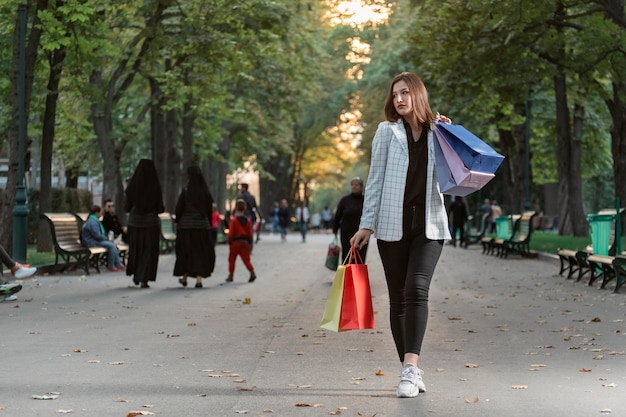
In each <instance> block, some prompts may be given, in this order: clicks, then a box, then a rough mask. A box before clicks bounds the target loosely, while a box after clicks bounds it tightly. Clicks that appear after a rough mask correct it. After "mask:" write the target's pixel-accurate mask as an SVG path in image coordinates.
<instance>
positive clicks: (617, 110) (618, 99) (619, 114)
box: [607, 82, 626, 232]
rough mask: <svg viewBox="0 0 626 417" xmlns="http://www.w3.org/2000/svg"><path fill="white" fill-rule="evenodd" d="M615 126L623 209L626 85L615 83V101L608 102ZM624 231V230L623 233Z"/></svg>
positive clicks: (625, 195)
mask: <svg viewBox="0 0 626 417" xmlns="http://www.w3.org/2000/svg"><path fill="white" fill-rule="evenodd" d="M607 106H608V108H609V111H610V112H611V117H612V120H613V124H612V125H611V151H612V152H613V175H614V177H615V195H616V196H617V197H619V199H620V205H621V207H625V206H626V83H624V82H614V83H613V99H612V100H609V101H607ZM623 231H624V230H623V229H622V232H623Z"/></svg>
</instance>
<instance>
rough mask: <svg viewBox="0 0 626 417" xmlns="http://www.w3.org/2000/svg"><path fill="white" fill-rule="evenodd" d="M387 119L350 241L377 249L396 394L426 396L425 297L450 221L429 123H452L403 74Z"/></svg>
mask: <svg viewBox="0 0 626 417" xmlns="http://www.w3.org/2000/svg"><path fill="white" fill-rule="evenodd" d="M385 116H386V118H387V121H385V122H382V123H380V124H379V125H378V129H377V131H376V134H375V136H374V141H373V143H372V160H371V164H370V173H369V176H368V178H367V187H366V188H365V202H364V206H363V215H362V216H361V222H360V225H359V227H360V230H359V231H358V232H356V234H355V235H354V236H353V237H352V239H351V240H350V243H351V244H353V245H355V246H356V247H358V248H361V247H364V246H365V245H366V244H367V242H368V241H369V239H370V236H371V235H372V234H374V233H376V239H377V240H376V243H377V245H378V251H379V253H380V258H381V260H382V263H383V269H384V271H385V277H386V279H387V288H388V290H389V302H390V309H389V310H390V312H389V316H390V321H391V332H392V334H393V339H394V342H395V345H396V349H397V351H398V356H399V358H400V361H401V363H402V375H401V377H400V383H399V384H398V389H397V392H396V395H397V396H398V397H400V398H403V397H416V396H417V395H418V393H419V392H423V391H425V390H426V386H425V384H424V381H423V380H422V374H423V372H422V370H421V369H419V368H418V366H417V364H418V360H419V357H420V354H421V349H422V341H423V339H424V334H425V333H426V324H427V321H428V293H429V289H430V282H431V279H432V276H433V272H434V271H435V266H436V265H437V262H438V260H439V256H440V255H441V250H442V248H443V241H444V239H450V231H449V228H448V216H447V214H446V209H445V206H444V202H443V195H442V194H441V193H440V192H439V184H438V183H437V172H436V170H435V150H434V144H433V133H432V124H433V122H434V121H435V120H436V119H441V120H444V121H447V122H449V119H447V118H445V117H442V116H439V115H437V117H435V115H434V114H433V112H432V110H431V109H430V104H429V103H428V93H427V91H426V87H425V86H424V83H423V82H422V80H421V79H419V78H418V77H417V76H416V75H415V74H412V73H409V72H403V73H401V74H398V75H397V76H396V77H395V78H394V79H393V80H392V82H391V85H390V87H389V90H388V93H387V98H386V100H385Z"/></svg>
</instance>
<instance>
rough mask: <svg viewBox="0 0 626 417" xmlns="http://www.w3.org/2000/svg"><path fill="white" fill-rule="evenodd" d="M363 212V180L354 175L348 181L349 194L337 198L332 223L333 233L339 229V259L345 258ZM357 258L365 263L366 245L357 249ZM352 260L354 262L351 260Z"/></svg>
mask: <svg viewBox="0 0 626 417" xmlns="http://www.w3.org/2000/svg"><path fill="white" fill-rule="evenodd" d="M362 212H363V180H362V179H361V178H359V177H354V178H352V180H351V181H350V194H348V195H347V196H345V197H343V198H342V199H341V200H339V204H338V205H337V210H336V212H335V222H334V224H333V234H335V235H336V234H337V232H338V231H339V230H341V259H342V260H344V259H346V256H348V251H349V250H350V239H351V238H352V236H354V234H355V233H356V232H357V231H358V230H359V222H360V221H361V213H362ZM357 250H358V252H359V259H362V260H363V263H365V256H366V255H367V245H364V246H363V247H362V248H360V249H357ZM353 262H355V261H354V260H353Z"/></svg>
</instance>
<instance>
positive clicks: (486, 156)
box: [435, 123, 504, 174]
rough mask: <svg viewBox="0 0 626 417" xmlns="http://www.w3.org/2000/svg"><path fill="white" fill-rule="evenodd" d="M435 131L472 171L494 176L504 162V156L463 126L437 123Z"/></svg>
mask: <svg viewBox="0 0 626 417" xmlns="http://www.w3.org/2000/svg"><path fill="white" fill-rule="evenodd" d="M435 129H436V130H438V131H439V132H441V134H442V135H443V136H444V137H445V138H446V140H447V142H448V143H449V144H450V146H451V147H452V149H454V151H455V152H456V154H457V155H459V157H460V158H461V160H462V161H463V163H464V164H465V166H466V167H467V168H468V169H470V170H471V171H477V172H486V173H489V174H493V173H495V172H496V170H497V169H498V167H499V166H500V164H501V163H502V161H503V160H504V156H502V155H500V154H499V153H498V152H496V151H495V150H494V149H493V148H492V147H491V146H489V145H487V144H486V143H485V142H483V141H482V140H481V139H480V138H478V137H477V136H475V135H474V134H473V133H472V132H470V131H469V130H467V129H465V128H464V127H463V126H461V125H453V124H447V123H435Z"/></svg>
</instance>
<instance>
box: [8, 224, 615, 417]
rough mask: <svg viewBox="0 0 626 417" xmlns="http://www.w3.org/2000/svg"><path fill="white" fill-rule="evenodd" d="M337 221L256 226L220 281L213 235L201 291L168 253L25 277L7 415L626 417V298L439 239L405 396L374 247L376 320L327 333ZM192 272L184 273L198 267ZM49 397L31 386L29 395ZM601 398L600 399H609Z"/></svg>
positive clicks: (13, 332) (223, 261)
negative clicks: (417, 373) (149, 264)
mask: <svg viewBox="0 0 626 417" xmlns="http://www.w3.org/2000/svg"><path fill="white" fill-rule="evenodd" d="M330 241H331V235H324V234H318V235H315V234H309V236H308V237H307V243H305V244H303V243H300V238H299V236H298V235H297V234H296V233H291V234H290V235H289V236H288V242H287V243H284V244H283V243H281V242H280V239H279V238H278V237H277V236H276V237H272V236H268V235H263V236H262V240H261V242H259V243H258V244H256V245H255V247H254V253H253V257H252V262H253V263H254V265H255V269H256V272H257V275H258V279H257V280H256V282H254V283H252V284H249V283H248V282H247V278H248V272H247V271H246V270H245V268H244V267H243V264H242V263H241V261H238V264H237V269H236V272H235V282H234V283H231V284H225V283H224V279H225V277H226V275H227V254H228V248H227V246H226V245H218V247H217V258H218V261H217V265H216V271H215V273H214V275H213V277H210V278H207V279H206V280H205V281H204V284H205V287H204V288H203V289H195V288H193V286H191V287H187V288H184V289H183V288H182V287H181V286H180V285H179V284H178V282H177V278H176V277H173V276H172V274H171V271H172V270H173V266H174V261H175V259H174V257H173V256H172V255H164V256H162V257H161V259H160V263H159V276H158V278H157V281H156V283H151V288H150V289H139V288H136V287H134V286H133V285H131V280H130V278H129V277H126V276H125V275H123V274H122V273H108V272H106V273H102V274H99V275H98V274H93V275H90V276H82V275H68V274H64V275H56V276H48V277H41V276H38V277H36V278H35V279H30V280H26V281H25V282H24V283H23V284H24V289H23V290H22V291H21V292H20V293H19V294H18V297H19V299H18V301H16V302H4V303H0V310H1V311H2V318H3V320H2V333H3V335H2V341H1V342H0V348H1V352H2V358H3V360H2V362H1V364H0V375H2V377H1V382H0V417H2V416H11V417H22V416H24V417H26V416H28V417H33V416H56V415H60V414H65V413H67V412H68V411H69V410H72V412H71V415H75V416H90V417H93V416H96V417H118V416H119V417H125V416H127V415H128V414H129V413H130V412H131V411H143V412H144V413H145V415H151V414H148V413H154V415H157V416H185V417H196V416H198V417H201V416H202V417H204V416H235V415H240V414H247V415H251V416H268V417H269V416H289V417H299V416H307V417H308V416H328V415H338V414H339V413H341V415H344V416H362V417H371V416H374V415H376V416H377V417H387V416H391V417H401V416H402V417H404V416H425V415H433V416H459V415H463V416H476V417H478V416H481V417H483V416H487V417H492V416H493V417H496V416H497V417H502V416H506V417H518V416H519V417H522V416H523V417H526V416H551V417H565V416H567V417H578V416H580V417H583V416H584V417H588V416H594V415H598V416H599V415H612V416H624V415H626V355H625V351H626V324H625V323H624V320H625V318H626V317H625V316H626V295H625V294H613V293H612V285H614V284H611V285H610V286H609V287H610V288H609V289H607V290H600V289H597V288H594V287H588V286H587V285H586V284H584V283H582V282H579V283H577V282H574V281H571V280H570V281H568V280H565V278H563V277H561V276H558V275H557V273H558V265H557V263H555V262H553V261H546V260H541V259H515V258H513V259H511V258H509V259H508V260H505V259H499V258H496V257H493V256H486V255H482V254H481V250H480V249H479V248H478V247H477V246H474V247H470V248H469V249H460V248H453V247H451V246H448V245H446V246H445V247H444V251H443V254H442V258H441V260H440V262H439V265H438V267H437V270H436V272H435V278H434V281H433V284H432V289H431V301H430V321H429V328H428V331H427V335H426V339H425V344H424V347H423V352H422V357H421V359H420V367H422V368H423V369H424V371H425V375H424V381H425V383H426V386H427V390H428V391H427V392H426V393H424V394H420V395H419V397H418V398H415V399H397V398H396V397H395V387H396V384H397V382H398V376H399V372H400V365H399V363H398V361H397V355H396V352H395V347H394V345H393V340H392V337H391V334H390V331H389V323H388V311H387V309H388V298H387V290H386V285H385V282H384V277H383V275H382V267H381V263H380V258H379V257H378V251H377V249H376V245H375V244H373V245H370V250H369V253H368V258H367V261H368V262H367V263H368V268H369V271H370V280H371V286H372V294H373V296H374V309H375V311H376V324H377V329H376V330H373V331H351V332H342V333H333V332H330V331H326V330H323V329H320V327H319V320H320V318H321V315H322V310H323V307H324V302H325V297H326V295H327V293H328V291H329V289H330V283H331V281H332V278H333V273H332V272H331V271H329V270H327V269H326V268H324V257H325V252H326V247H327V245H328V243H330ZM190 282H192V281H190ZM46 393H60V394H57V395H58V397H56V399H50V400H37V399H33V395H44V394H46ZM609 410H610V411H609Z"/></svg>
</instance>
